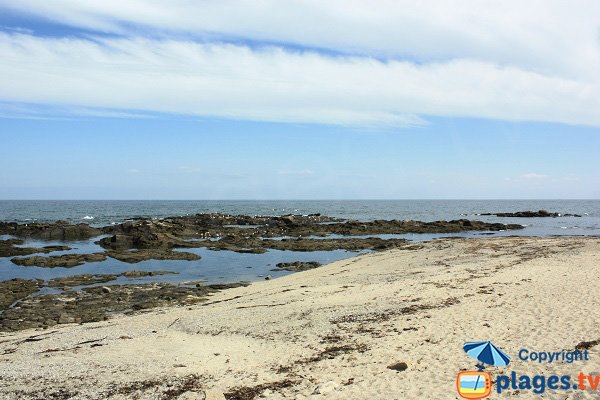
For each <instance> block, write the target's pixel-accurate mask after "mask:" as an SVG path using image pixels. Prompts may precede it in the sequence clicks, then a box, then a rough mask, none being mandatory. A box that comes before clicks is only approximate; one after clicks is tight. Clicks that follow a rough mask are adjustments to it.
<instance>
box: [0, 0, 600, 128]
mask: <svg viewBox="0 0 600 400" xmlns="http://www.w3.org/2000/svg"><path fill="white" fill-rule="evenodd" d="M3 9H4V10H10V11H11V12H18V13H23V14H27V15H34V16H36V17H38V18H44V19H48V20H51V21H54V22H58V23H65V24H70V25H73V26H78V27H82V28H85V29H87V30H98V31H103V32H112V33H118V34H121V35H124V36H123V37H122V38H108V39H107V38H106V37H99V36H93V35H91V36H89V35H88V36H86V38H79V39H77V38H73V37H71V38H59V39H56V38H40V37H36V36H32V35H30V34H27V33H25V34H19V33H14V32H13V33H11V34H7V33H0V55H1V57H2V62H1V63H0V101H4V102H15V103H19V102H21V103H34V104H45V105H52V106H55V107H63V108H64V110H63V112H64V113H66V114H69V115H88V114H91V113H94V111H93V110H96V109H97V110H98V111H95V114H96V115H105V116H122V117H125V118H130V117H134V118H135V117H141V116H144V112H167V113H179V114H185V115H196V116H211V117H223V118H237V119H249V120H267V121H284V122H315V123H330V124H347V125H361V126H390V125H391V126H414V125H422V124H424V123H426V122H425V121H424V119H427V117H428V116H432V115H433V116H448V117H483V118H497V119H504V120H511V121H522V120H530V121H547V122H562V123H569V124H584V125H592V126H600V114H599V113H598V112H597V110H598V109H600V74H598V71H600V39H599V37H600V28H599V26H600V25H599V21H600V2H592V1H583V0H579V1H573V2H564V1H558V0H544V1H542V0H532V1H528V2H521V1H516V0H507V1H504V2H492V1H481V0H466V1H461V2H444V1H434V0H424V1H419V2H414V1H409V0H394V1H392V0H379V1H376V2H367V1H363V0H329V1H317V0H288V1H285V2H283V1H277V0H261V1H258V2H257V1H234V0H219V1H202V2H198V1H191V0H171V1H169V2H168V3H165V2H162V1H158V0H144V1H141V0H130V1H127V2H126V3H123V2H122V1H116V0H105V1H102V2H82V1H78V0H55V1H53V2H39V1H34V0H20V1H9V0H0V11H1V10H3ZM24 32H27V31H24ZM132 35H135V36H132ZM144 36H145V37H144ZM152 37H154V39H152ZM186 37H187V38H194V40H195V41H194V40H192V39H189V40H186V39H184V38H186ZM229 39H232V40H237V42H236V43H246V41H248V40H249V41H255V43H253V44H252V46H251V47H250V46H247V45H231V44H225V43H224V42H223V40H229ZM256 43H258V44H262V45H260V46H258V47H255V44H256ZM265 43H271V46H267V45H265ZM289 44H293V45H297V46H300V48H307V47H308V48H314V49H319V51H318V52H317V51H316V50H315V51H306V50H304V51H299V50H291V49H292V48H293V47H290V46H289ZM323 49H326V50H333V51H334V52H336V54H347V55H346V56H339V55H338V56H332V55H327V54H330V53H327V52H324V51H322V50H323ZM348 54H352V56H349V55H348ZM381 59H383V60H385V61H378V60H381ZM1 111H2V110H0V116H3V114H6V112H5V113H2V112H1ZM38 114H39V113H34V115H32V116H31V117H33V118H39V117H40V115H38ZM4 116H6V115H4Z"/></svg>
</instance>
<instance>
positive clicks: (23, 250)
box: [0, 239, 71, 257]
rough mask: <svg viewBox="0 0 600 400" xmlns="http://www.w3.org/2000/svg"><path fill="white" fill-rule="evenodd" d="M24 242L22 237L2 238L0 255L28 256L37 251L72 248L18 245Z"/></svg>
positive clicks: (68, 248)
mask: <svg viewBox="0 0 600 400" xmlns="http://www.w3.org/2000/svg"><path fill="white" fill-rule="evenodd" d="M23 243H24V241H23V240H21V239H8V240H0V257H14V256H27V255H30V254H35V253H52V252H53V251H64V250H71V248H70V247H68V246H44V247H18V246H20V245H22V244H23Z"/></svg>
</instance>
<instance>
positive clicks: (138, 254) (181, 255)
mask: <svg viewBox="0 0 600 400" xmlns="http://www.w3.org/2000/svg"><path fill="white" fill-rule="evenodd" d="M106 254H107V255H108V256H109V257H112V258H114V259H117V260H119V261H123V262H126V263H130V264H135V263H138V262H140V261H146V260H185V261H195V260H199V259H200V258H201V257H200V256H199V255H197V254H194V253H189V252H184V251H171V250H160V249H158V250H157V249H145V250H133V251H108V252H107V253H106Z"/></svg>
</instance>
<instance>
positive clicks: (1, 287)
mask: <svg viewBox="0 0 600 400" xmlns="http://www.w3.org/2000/svg"><path fill="white" fill-rule="evenodd" d="M42 283H43V281H42V280H40V279H38V280H25V279H11V280H8V281H2V282H0V311H2V310H4V309H6V308H8V307H10V305H11V304H13V303H14V302H16V301H18V300H21V299H24V298H25V297H27V296H29V295H31V294H33V293H35V292H37V291H38V290H39V288H40V285H41V284H42Z"/></svg>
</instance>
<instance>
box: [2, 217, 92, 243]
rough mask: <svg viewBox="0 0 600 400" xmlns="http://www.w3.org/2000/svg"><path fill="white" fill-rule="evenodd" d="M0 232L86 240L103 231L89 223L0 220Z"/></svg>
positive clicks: (25, 235) (40, 237)
mask: <svg viewBox="0 0 600 400" xmlns="http://www.w3.org/2000/svg"><path fill="white" fill-rule="evenodd" d="M0 234H2V235H13V236H18V237H27V238H29V237H31V238H37V239H45V240H84V239H90V238H93V237H95V236H99V235H101V234H102V231H101V230H100V229H96V228H93V227H91V226H89V225H87V224H77V225H72V224H69V223H67V222H64V221H56V222H54V223H38V222H36V223H32V224H16V223H14V222H8V223H7V222H0Z"/></svg>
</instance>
